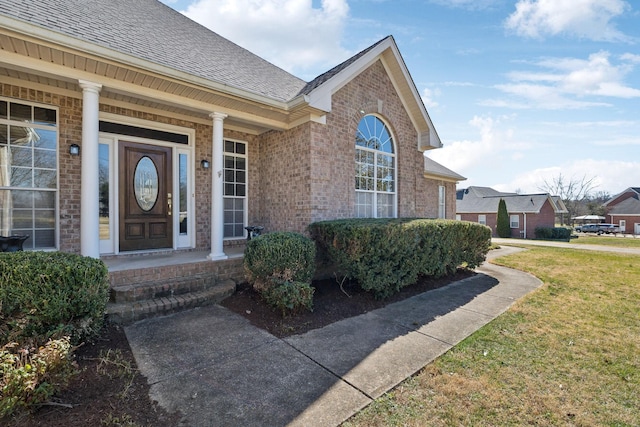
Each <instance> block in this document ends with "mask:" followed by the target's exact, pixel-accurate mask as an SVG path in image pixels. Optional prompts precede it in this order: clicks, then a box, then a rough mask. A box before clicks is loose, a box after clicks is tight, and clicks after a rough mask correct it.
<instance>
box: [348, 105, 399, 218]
mask: <svg viewBox="0 0 640 427" xmlns="http://www.w3.org/2000/svg"><path fill="white" fill-rule="evenodd" d="M355 166H356V173H355V187H356V201H355V216H356V217H357V218H392V217H395V216H396V211H397V206H396V205H397V198H396V155H395V150H394V145H393V138H392V136H391V132H390V131H389V129H388V128H387V126H386V125H385V124H384V123H383V122H382V120H380V119H379V118H378V117H376V116H365V117H363V118H362V120H360V123H359V124H358V130H357V132H356V158H355Z"/></svg>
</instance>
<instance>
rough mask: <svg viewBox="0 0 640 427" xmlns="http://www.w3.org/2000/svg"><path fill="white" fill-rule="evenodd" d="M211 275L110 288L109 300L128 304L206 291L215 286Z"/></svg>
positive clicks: (205, 274) (214, 280)
mask: <svg viewBox="0 0 640 427" xmlns="http://www.w3.org/2000/svg"><path fill="white" fill-rule="evenodd" d="M215 284H216V277H215V275H214V274H213V273H201V274H194V275H190V276H186V277H177V278H170V279H156V280H152V281H147V282H142V283H133V284H127V285H120V286H112V287H111V298H110V300H111V301H112V302H114V303H129V302H135V301H144V300H151V299H159V298H166V297H173V296H178V295H182V294H187V293H192V292H201V291H206V290H207V289H209V288H211V287H213V286H215Z"/></svg>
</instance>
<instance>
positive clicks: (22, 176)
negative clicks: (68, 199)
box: [0, 99, 58, 249]
mask: <svg viewBox="0 0 640 427" xmlns="http://www.w3.org/2000/svg"><path fill="white" fill-rule="evenodd" d="M57 199H58V111H57V110H56V109H55V108H47V107H44V106H39V105H36V104H32V103H28V102H24V101H11V100H3V99H0V235H3V236H11V235H18V234H21V235H28V236H29V238H28V239H27V240H26V241H25V242H24V244H23V248H24V249H54V248H55V247H56V234H57V233H56V231H57V219H56V217H57V215H56V203H57Z"/></svg>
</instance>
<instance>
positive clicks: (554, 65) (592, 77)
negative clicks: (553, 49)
mask: <svg viewBox="0 0 640 427" xmlns="http://www.w3.org/2000/svg"><path fill="white" fill-rule="evenodd" d="M610 56H611V55H610V54H609V52H606V51H600V52H596V53H593V54H591V55H589V57H588V58H587V59H579V58H544V59H541V60H539V61H537V62H535V63H532V65H534V66H536V67H538V68H542V69H543V71H513V72H510V73H508V74H507V75H506V76H507V78H508V79H509V80H510V82H509V83H504V84H499V85H496V86H495V88H496V89H498V90H500V91H502V92H504V93H505V94H507V95H509V96H510V98H509V99H506V100H504V99H489V100H484V101H482V102H481V105H485V106H499V107H509V108H542V109H550V110H557V109H578V108H588V107H594V106H610V104H608V103H605V102H602V101H601V100H600V99H598V100H597V101H589V100H585V99H584V98H585V97H598V98H602V97H609V98H624V99H631V98H639V97H640V89H636V88H633V87H630V86H628V85H626V84H625V82H624V78H625V77H626V75H627V74H629V73H630V72H631V71H633V68H634V65H635V61H636V60H637V59H640V58H636V56H637V55H631V54H626V55H623V57H621V59H623V60H625V61H626V62H622V63H619V64H613V63H611V61H610ZM638 63H640V62H638Z"/></svg>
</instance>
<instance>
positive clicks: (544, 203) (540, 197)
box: [456, 187, 567, 239]
mask: <svg viewBox="0 0 640 427" xmlns="http://www.w3.org/2000/svg"><path fill="white" fill-rule="evenodd" d="M456 199H457V200H456V219H459V220H463V221H472V222H478V223H480V224H484V225H486V226H488V227H490V228H491V231H492V234H493V235H494V236H496V235H497V234H496V227H497V223H498V204H499V203H500V199H503V200H504V201H505V203H506V205H507V212H508V213H509V224H510V226H511V237H521V238H524V239H532V238H534V237H535V229H536V227H554V226H555V218H556V215H558V214H566V213H567V208H566V207H565V206H564V203H563V202H562V199H560V198H559V197H556V196H551V195H549V194H546V193H544V194H516V193H502V192H500V191H496V190H494V189H492V188H489V187H469V188H467V189H462V190H458V191H457V195H456Z"/></svg>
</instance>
